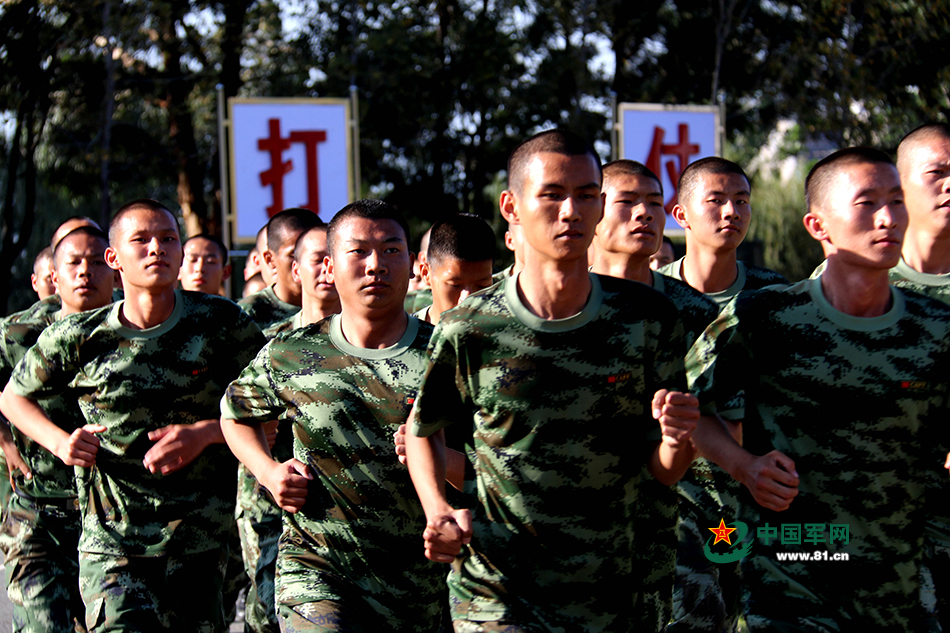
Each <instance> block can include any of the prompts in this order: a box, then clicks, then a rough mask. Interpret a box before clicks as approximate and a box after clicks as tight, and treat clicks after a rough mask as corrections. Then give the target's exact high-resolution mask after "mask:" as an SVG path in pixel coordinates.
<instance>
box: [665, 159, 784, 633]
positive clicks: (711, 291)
mask: <svg viewBox="0 0 950 633" xmlns="http://www.w3.org/2000/svg"><path fill="white" fill-rule="evenodd" d="M751 193H752V185H751V183H750V182H749V178H748V176H746V174H745V172H744V171H743V170H742V168H741V167H739V165H737V164H735V163H733V162H731V161H728V160H725V159H722V158H718V157H710V158H703V159H700V160H698V161H696V162H694V163H691V164H690V165H689V166H687V167H686V169H684V170H683V173H682V174H681V175H680V180H679V185H678V190H677V204H676V205H675V206H674V207H673V217H674V218H675V219H676V221H677V223H679V225H680V226H682V227H683V228H684V229H685V232H686V256H685V257H683V258H681V259H679V260H677V261H675V262H673V263H672V264H670V265H669V266H666V267H664V268H661V269H660V272H661V273H663V274H665V275H670V276H671V277H674V278H676V279H679V280H681V281H685V282H687V283H688V284H689V285H690V286H692V287H693V288H695V289H696V290H698V291H700V292H702V293H704V294H705V295H706V296H707V297H708V298H710V299H712V300H713V301H715V302H716V303H717V304H719V306H720V308H722V307H723V306H725V304H726V303H727V302H728V301H729V300H730V299H732V298H733V297H735V296H736V295H737V294H739V293H740V292H742V291H745V290H754V289H756V288H762V287H764V286H770V285H772V284H784V283H787V280H786V279H785V278H784V277H782V276H781V275H779V274H778V273H776V272H774V271H771V270H769V269H767V268H760V267H758V266H751V265H748V264H745V263H743V262H740V261H738V258H737V255H736V251H737V249H738V248H739V245H740V244H741V243H742V241H743V240H744V239H745V236H746V233H747V232H748V230H749V223H750V221H751V219H752V209H751V205H750V198H751ZM737 432H738V427H737ZM739 489H740V488H739V484H738V483H737V482H736V481H735V480H733V479H732V478H731V477H729V476H728V475H727V474H726V473H725V472H724V471H723V470H722V469H721V468H719V467H718V466H716V465H715V464H712V463H710V462H709V461H708V460H706V459H704V458H702V457H700V458H698V459H697V460H696V461H695V462H694V463H693V465H692V467H691V468H690V472H689V473H687V474H686V476H685V477H683V479H682V481H680V482H679V485H678V490H679V493H680V508H679V519H678V521H677V539H678V541H679V548H678V550H677V566H676V585H675V588H674V592H673V620H674V621H673V623H672V624H671V625H670V632H671V633H681V632H683V633H685V632H695V631H704V632H707V633H720V631H735V630H736V626H737V624H738V615H739V601H740V596H739V576H738V564H737V563H735V562H729V563H713V562H712V561H710V560H709V559H708V558H707V557H706V556H705V554H704V553H703V545H704V543H705V542H706V540H707V539H708V538H709V531H708V529H707V528H708V526H709V525H718V524H719V521H720V519H723V518H725V519H729V518H731V517H735V515H736V511H737V507H738V506H737V504H738V499H737V495H738V493H739Z"/></svg>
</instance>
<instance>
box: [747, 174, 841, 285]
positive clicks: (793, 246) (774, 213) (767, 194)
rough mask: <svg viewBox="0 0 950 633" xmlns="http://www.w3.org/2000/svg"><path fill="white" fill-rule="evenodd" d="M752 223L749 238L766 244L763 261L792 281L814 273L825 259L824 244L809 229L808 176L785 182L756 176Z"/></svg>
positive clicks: (753, 192)
mask: <svg viewBox="0 0 950 633" xmlns="http://www.w3.org/2000/svg"><path fill="white" fill-rule="evenodd" d="M752 181H753V182H752V225H751V227H750V228H749V233H748V236H747V237H746V239H747V240H756V241H758V242H761V243H762V246H763V253H762V255H763V263H764V265H765V267H766V268H771V269H772V270H775V271H777V272H780V273H782V274H783V275H785V277H786V278H787V279H788V280H789V281H798V280H799V279H805V278H806V277H808V276H810V275H811V273H812V271H813V270H814V269H815V267H816V266H818V264H820V263H821V262H822V261H823V260H824V255H823V253H822V250H821V246H820V245H819V243H818V242H817V241H815V240H814V239H813V238H812V237H811V236H810V235H809V234H808V231H806V230H805V226H804V224H802V217H803V216H804V215H805V176H804V174H803V173H802V172H801V171H800V170H799V172H798V173H797V174H796V175H795V178H793V179H792V180H790V181H789V182H787V183H782V182H781V181H779V180H778V179H777V178H772V177H766V178H756V177H753V179H752Z"/></svg>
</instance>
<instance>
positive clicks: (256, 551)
mask: <svg viewBox="0 0 950 633" xmlns="http://www.w3.org/2000/svg"><path fill="white" fill-rule="evenodd" d="M328 256H329V250H328V249H327V227H326V226H315V227H313V228H311V229H308V230H307V231H304V232H303V233H301V235H300V237H299V238H297V245H296V247H295V248H294V263H293V268H292V271H291V272H292V273H293V276H294V281H296V282H297V283H299V284H300V288H301V301H302V303H303V305H302V306H301V309H300V312H298V313H297V314H295V315H293V316H292V317H290V318H287V319H284V320H283V321H278V322H277V323H275V324H273V325H271V326H270V327H268V328H267V329H265V330H264V337H265V338H266V339H267V340H268V341H270V340H272V339H273V338H275V337H276V336H277V335H278V334H280V333H281V332H286V331H289V330H296V329H298V328H302V327H304V326H305V325H310V324H312V323H316V322H318V321H322V320H323V319H325V318H327V317H329V316H331V315H333V314H338V313H339V312H340V296H339V294H337V291H336V286H334V285H333V283H331V282H330V281H329V279H328V278H327V272H326V266H325V265H324V261H325V260H326V258H327V257H328ZM277 426H278V425H277V421H276V420H274V421H272V422H270V423H268V424H267V425H265V429H266V434H267V440H268V445H269V446H270V449H271V454H272V456H273V457H274V459H275V460H276V461H278V462H285V461H287V460H288V459H290V458H292V457H293V456H294V452H293V448H294V447H293V435H292V434H290V433H289V432H287V433H283V434H280V435H278V434H277ZM242 472H245V473H246V470H245V469H243V468H242ZM243 482H244V487H242V489H241V497H240V500H239V501H240V503H241V505H242V514H241V517H240V520H241V521H242V526H241V537H242V539H243V541H242V546H241V547H242V551H243V552H244V566H245V570H246V572H247V576H248V577H249V578H250V580H251V586H250V588H249V590H248V593H247V601H246V603H245V604H246V611H245V615H244V618H245V620H244V621H245V623H246V625H247V626H248V627H249V628H251V629H252V630H254V631H255V632H257V633H265V632H268V631H277V630H278V629H279V625H280V623H279V620H278V618H277V608H276V605H275V601H274V575H275V574H276V571H277V541H278V539H279V538H280V533H281V530H282V527H281V517H282V516H283V512H282V511H281V509H280V506H279V505H277V503H276V502H275V501H274V498H273V497H272V496H271V495H270V493H269V492H267V490H266V489H265V488H264V487H263V486H261V485H260V484H259V483H258V482H257V480H256V479H254V478H253V477H250V476H249V477H246V478H245V479H244V480H243Z"/></svg>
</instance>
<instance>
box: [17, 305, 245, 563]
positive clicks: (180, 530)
mask: <svg viewBox="0 0 950 633" xmlns="http://www.w3.org/2000/svg"><path fill="white" fill-rule="evenodd" d="M121 306H122V304H121V303H119V304H113V305H111V306H106V307H104V308H100V309H98V310H91V311H89V312H83V313H80V314H76V315H72V316H70V317H69V318H66V319H63V320H62V321H58V322H56V323H53V324H52V325H50V326H49V327H48V328H46V330H45V331H44V332H43V333H42V334H41V335H40V337H39V339H38V340H37V343H36V345H35V346H34V347H33V348H31V349H30V351H28V352H27V354H26V356H24V357H23V360H22V361H21V362H20V363H19V365H17V367H16V369H15V370H14V373H13V378H12V379H11V382H10V385H11V387H12V389H13V390H14V393H16V394H18V395H21V396H25V397H27V398H31V399H34V400H40V399H43V398H52V397H55V396H56V395H58V394H62V393H64V392H66V391H67V390H70V389H71V390H74V391H76V392H78V394H79V395H78V402H79V407H80V409H82V413H83V416H84V417H85V420H86V422H87V423H89V424H102V425H104V426H105V427H106V430H105V431H104V432H102V433H99V434H98V437H99V440H100V447H99V452H98V454H97V455H96V464H95V466H94V467H92V468H78V467H77V468H76V478H77V482H78V489H79V501H80V510H81V511H82V518H83V532H82V537H81V539H80V542H79V549H80V551H83V552H90V553H99V554H107V555H115V556H158V555H165V554H174V555H181V554H190V553H199V552H204V551H208V550H211V549H215V548H217V547H219V546H220V544H221V543H223V542H225V541H226V540H227V534H228V529H229V525H230V522H231V521H232V520H233V519H232V517H233V515H234V499H235V494H236V490H235V481H234V468H235V461H234V459H233V456H232V455H231V454H230V451H228V448H227V446H226V445H224V444H214V445H211V446H209V447H207V448H206V449H205V450H204V451H203V452H202V453H201V455H199V456H198V457H197V458H196V459H195V460H194V461H193V462H192V463H191V464H189V465H188V466H186V467H184V468H183V469H181V470H180V471H178V472H176V473H173V474H170V475H165V476H162V475H160V474H155V475H153V474H151V473H149V472H148V470H146V469H145V466H143V465H142V459H143V457H144V455H145V453H146V452H147V451H148V449H150V448H151V447H152V446H153V445H154V442H152V441H151V440H149V439H148V432H149V431H152V430H155V429H160V428H163V427H165V426H168V425H170V424H193V423H195V422H198V421H200V420H208V419H217V418H218V401H219V400H220V398H221V394H222V393H224V390H225V388H226V387H227V385H228V383H229V382H230V381H231V380H233V379H234V378H235V377H236V376H237V375H238V374H239V373H240V371H241V369H242V368H243V367H244V366H245V365H247V363H249V362H250V361H251V360H252V359H253V358H254V354H255V353H256V352H257V351H258V350H259V349H260V348H261V346H262V345H263V344H264V339H263V336H262V335H261V333H260V330H259V329H258V327H257V326H256V325H255V324H254V323H253V321H251V320H250V318H249V317H248V316H247V315H245V314H244V313H243V312H242V311H241V310H240V308H238V307H237V305H235V304H234V303H232V302H231V301H229V300H227V299H222V298H220V297H214V296H211V295H206V294H202V293H197V292H187V291H176V293H175V308H174V310H173V311H172V314H171V316H169V317H168V319H166V320H165V322H164V323H161V324H160V325H157V326H155V327H153V328H149V329H146V330H136V329H132V328H128V327H125V326H124V325H122V323H121V322H120V320H119V311H120V309H121Z"/></svg>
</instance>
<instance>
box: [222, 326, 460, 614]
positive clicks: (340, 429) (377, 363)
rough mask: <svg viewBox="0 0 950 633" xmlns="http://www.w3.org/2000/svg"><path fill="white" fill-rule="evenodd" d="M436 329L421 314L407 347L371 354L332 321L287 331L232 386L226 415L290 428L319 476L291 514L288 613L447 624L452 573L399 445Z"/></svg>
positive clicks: (281, 595) (280, 592) (282, 603)
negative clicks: (438, 552) (446, 581)
mask: <svg viewBox="0 0 950 633" xmlns="http://www.w3.org/2000/svg"><path fill="white" fill-rule="evenodd" d="M431 332H432V326H431V325H428V324H426V323H420V322H419V321H418V320H417V319H415V318H411V317H410V318H409V327H408V328H407V330H406V333H405V335H404V336H403V337H402V339H401V340H400V341H399V342H398V343H397V344H396V345H394V346H392V347H389V348H385V349H379V350H376V349H363V348H358V347H354V346H352V345H350V344H349V343H348V342H347V341H346V338H345V337H344V336H343V333H342V329H341V326H340V317H339V316H333V317H330V318H329V319H324V320H323V321H320V322H319V323H316V324H313V325H308V326H306V327H304V328H300V329H297V330H293V331H291V332H285V333H283V334H281V335H279V336H278V337H277V338H275V339H274V340H273V341H271V342H270V343H268V345H267V347H265V348H264V349H263V350H262V351H261V352H260V354H258V356H257V358H256V359H255V360H254V362H253V364H251V365H250V366H249V367H247V368H246V369H245V370H244V372H243V373H242V374H241V377H240V378H239V379H238V380H236V381H234V382H233V383H232V384H231V385H230V386H229V387H228V390H227V393H226V395H225V397H224V398H223V399H222V401H221V414H222V416H223V417H225V418H230V419H237V420H248V421H255V422H259V423H263V422H266V421H268V420H274V419H279V420H281V422H282V423H283V422H284V421H287V422H290V423H291V424H290V425H288V426H291V428H292V431H291V433H288V431H287V430H284V431H282V432H281V433H278V435H277V437H278V438H280V437H281V435H282V434H287V435H292V437H293V454H294V457H296V458H297V459H298V460H300V461H301V462H303V463H305V464H307V465H308V466H309V467H310V469H311V471H312V474H313V476H314V480H313V482H312V483H311V485H310V490H309V493H308V496H307V502H306V504H305V505H304V507H303V509H302V510H301V511H300V512H298V513H296V514H293V515H291V514H287V513H285V514H284V531H283V534H282V535H281V538H280V543H279V551H278V556H277V578H276V591H277V603H278V608H279V609H280V608H281V607H291V608H293V609H294V610H297V611H300V610H303V611H306V609H307V608H308V607H302V606H301V605H307V604H308V603H315V602H320V601H324V600H326V601H330V602H338V603H341V604H345V606H346V608H347V609H350V610H353V609H355V610H357V611H358V612H360V613H363V612H365V614H366V616H367V617H372V618H376V619H378V620H379V621H381V622H382V621H384V622H385V623H386V624H385V626H383V627H381V628H378V629H376V630H398V631H432V630H434V629H435V628H436V627H437V626H438V618H439V612H440V604H439V590H440V588H441V587H442V586H443V575H444V568H443V567H441V566H440V565H437V564H434V563H430V562H428V561H427V560H426V559H425V558H424V557H423V556H422V555H421V552H420V550H419V545H420V540H419V529H420V526H422V525H423V524H424V523H425V519H424V515H423V512H422V508H421V506H420V505H419V501H418V499H417V497H416V494H415V489H414V488H413V486H412V482H411V480H410V478H409V472H408V470H407V469H406V468H405V467H404V466H402V465H400V464H399V462H398V460H397V459H396V451H395V446H394V445H393V441H392V433H393V431H395V430H396V428H397V427H398V426H399V425H400V424H402V423H404V422H405V420H406V417H407V416H408V414H409V411H410V409H411V407H412V402H413V400H414V398H415V395H416V390H417V388H418V385H419V382H420V380H421V378H422V373H423V371H424V369H425V347H426V344H427V343H428V340H429V336H430V334H431ZM374 613H375V614H378V615H376V616H373V614H374Z"/></svg>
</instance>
